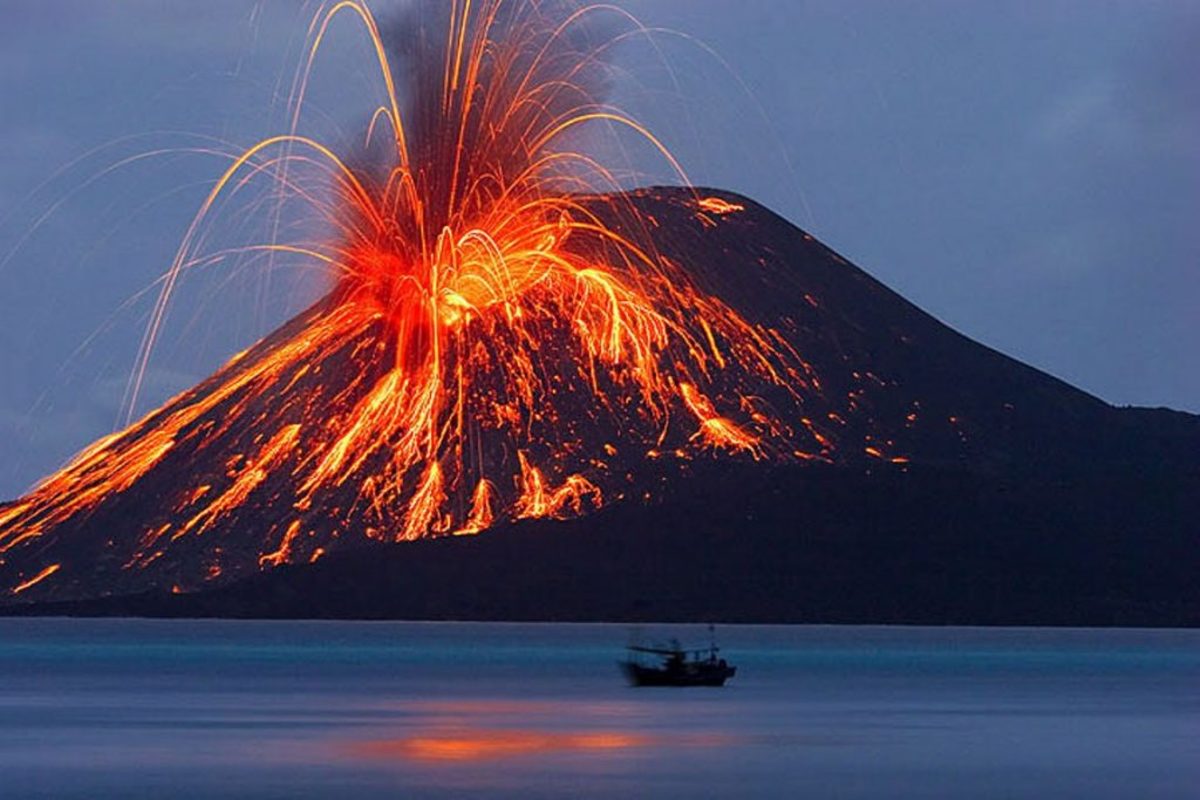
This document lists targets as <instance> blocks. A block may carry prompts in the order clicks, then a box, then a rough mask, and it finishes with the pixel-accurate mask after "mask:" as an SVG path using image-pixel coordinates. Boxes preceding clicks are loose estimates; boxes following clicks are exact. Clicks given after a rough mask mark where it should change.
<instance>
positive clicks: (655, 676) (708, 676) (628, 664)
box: [620, 661, 737, 686]
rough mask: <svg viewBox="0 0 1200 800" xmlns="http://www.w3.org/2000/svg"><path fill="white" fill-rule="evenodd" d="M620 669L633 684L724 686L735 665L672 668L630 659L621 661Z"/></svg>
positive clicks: (730, 676) (735, 668)
mask: <svg viewBox="0 0 1200 800" xmlns="http://www.w3.org/2000/svg"><path fill="white" fill-rule="evenodd" d="M620 663H621V670H622V671H623V672H624V673H625V677H627V678H628V679H629V682H630V683H631V684H632V685H634V686H724V685H725V681H727V680H729V679H730V678H732V677H733V676H734V674H735V673H736V672H737V667H730V666H725V665H720V664H689V665H687V666H686V667H685V668H684V669H680V670H672V669H664V668H662V667H647V666H645V665H644V664H637V663H634V662H632V661H622V662H620Z"/></svg>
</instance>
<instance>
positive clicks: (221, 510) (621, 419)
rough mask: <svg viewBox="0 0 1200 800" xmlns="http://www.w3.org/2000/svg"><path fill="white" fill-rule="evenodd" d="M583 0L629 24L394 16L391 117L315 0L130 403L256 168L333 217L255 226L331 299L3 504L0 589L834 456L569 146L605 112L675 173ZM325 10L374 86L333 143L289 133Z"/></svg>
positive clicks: (569, 14) (145, 356)
mask: <svg viewBox="0 0 1200 800" xmlns="http://www.w3.org/2000/svg"><path fill="white" fill-rule="evenodd" d="M598 14H609V15H615V16H616V17H617V18H618V20H620V21H622V22H623V23H624V24H625V25H626V27H627V28H628V29H629V30H633V31H637V30H638V28H637V24H636V22H635V21H633V20H631V19H629V18H627V17H626V16H625V15H624V14H623V12H619V11H616V10H614V9H611V8H607V7H603V6H577V5H574V4H570V3H536V2H506V1H504V0H489V1H486V2H482V3H479V2H476V3H470V2H459V1H458V0H456V1H455V2H450V3H443V4H427V5H426V6H425V11H424V16H422V17H420V18H419V19H418V20H417V22H415V23H413V24H414V25H415V26H416V27H410V28H409V29H407V30H406V31H404V32H403V34H404V35H405V36H408V37H409V39H410V40H409V41H407V42H406V43H405V45H404V48H405V56H404V59H403V60H404V64H405V69H404V76H405V83H404V85H405V87H406V88H407V92H406V93H404V94H405V102H404V103H403V105H404V106H405V110H404V111H403V112H402V111H401V106H402V103H401V100H400V96H401V93H400V92H398V90H397V88H396V83H397V81H396V71H395V68H394V66H393V60H392V56H390V53H394V52H395V50H396V48H394V47H390V46H389V43H388V42H387V41H385V36H384V35H383V34H381V32H380V28H379V26H378V24H377V23H376V21H375V19H374V17H373V16H372V15H371V13H370V11H369V9H368V8H367V7H366V5H365V4H363V3H359V2H339V3H331V4H328V5H327V6H326V7H325V8H323V9H322V10H321V11H320V13H319V14H318V15H317V17H316V19H315V20H314V23H313V26H312V28H311V31H310V44H311V47H310V48H309V50H308V58H307V60H306V63H305V65H304V67H303V69H302V70H301V72H300V76H299V79H298V81H297V88H296V92H295V94H294V97H293V106H294V108H295V116H294V118H293V131H292V132H291V133H289V134H284V135H280V136H275V137H271V138H269V139H266V140H263V141H262V142H259V143H258V144H256V145H254V146H253V147H251V148H249V149H248V150H247V151H246V152H244V153H243V154H241V155H240V156H239V157H237V158H236V159H234V161H233V163H232V165H231V166H230V168H229V169H228V170H227V171H226V172H225V174H224V175H222V176H221V178H220V180H219V181H218V182H217V185H216V186H215V188H214V189H213V190H212V193H211V194H210V196H209V197H208V199H207V200H206V202H205V203H204V204H203V206H202V208H201V211H200V213H199V215H198V216H197V219H196V220H195V222H194V223H193V225H192V226H191V227H190V228H189V230H188V232H187V234H186V235H185V237H184V241H183V243H182V245H181V247H180V250H179V253H178V255H177V257H176V259H175V262H174V263H173V264H172V266H171V268H170V269H169V270H168V272H167V273H166V275H165V276H164V279H163V281H162V282H161V293H160V295H159V297H158V300H157V302H156V304H155V307H154V309H153V312H152V314H151V320H150V324H149V327H148V330H147V334H146V337H145V341H144V343H143V346H142V350H141V352H140V353H139V356H138V360H137V364H136V368H135V371H134V375H133V378H132V381H131V391H130V401H129V402H130V407H132V406H133V403H134V402H136V396H137V392H138V389H139V386H140V382H141V380H142V377H143V376H144V374H145V370H146V367H147V364H148V362H149V358H150V354H151V351H152V349H153V346H154V342H155V340H156V339H157V337H158V335H159V332H160V329H161V327H162V324H163V320H164V318H165V316H166V313H167V309H168V307H169V305H170V302H171V298H172V293H173V292H174V290H175V287H176V285H177V284H178V282H179V280H180V279H181V277H182V276H183V275H184V273H186V272H187V271H188V270H189V269H190V268H192V267H194V266H195V265H196V264H197V263H200V262H201V261H202V259H203V253H202V252H201V248H200V244H201V243H202V242H203V241H204V236H203V232H204V229H205V228H204V226H205V225H206V224H208V218H209V215H210V213H211V212H212V211H213V209H214V208H215V207H216V206H217V205H218V204H219V203H222V202H227V201H228V200H229V198H230V197H231V196H233V195H236V193H237V192H238V191H240V190H241V189H242V188H243V187H244V186H245V185H246V184H247V183H248V182H249V181H250V180H251V179H253V178H255V177H262V176H265V177H267V178H273V179H274V180H276V181H277V182H278V184H279V186H280V191H292V190H294V191H297V192H300V193H303V194H304V196H305V197H311V198H312V202H313V204H314V205H315V206H318V207H319V209H320V210H321V212H322V214H323V215H324V216H325V218H326V219H327V220H328V221H329V222H330V223H332V226H333V228H334V230H335V231H336V233H335V235H333V236H332V237H330V240H329V241H328V242H324V243H322V244H318V245H314V244H312V243H311V242H306V243H280V242H270V243H267V244H262V245H251V246H250V248H253V249H260V250H264V251H277V252H286V253H291V254H300V255H304V256H308V257H310V258H311V259H312V260H313V261H315V262H317V263H319V264H321V265H323V267H324V269H325V270H326V272H327V274H328V278H329V281H330V283H331V287H332V288H331V290H330V292H329V294H328V296H327V297H326V298H325V299H324V300H323V301H321V302H320V303H318V304H316V305H315V306H313V307H312V308H310V309H309V310H308V311H307V312H305V313H304V314H302V315H300V316H299V317H298V318H297V319H296V320H294V321H293V322H292V323H290V324H288V325H286V326H284V327H283V328H282V329H280V330H279V331H277V332H276V333H275V334H272V335H271V336H269V337H268V338H267V339H265V340H264V341H263V342H261V343H259V344H258V345H256V346H254V347H253V348H251V349H250V350H249V351H247V352H246V353H243V354H241V355H240V356H238V357H236V358H234V359H233V360H232V361H231V362H230V363H229V364H227V365H226V366H225V367H224V368H223V369H221V370H220V371H219V372H218V373H216V374H215V375H214V376H213V377H211V378H209V379H208V380H206V381H205V382H203V383H202V384H201V385H199V386H198V387H196V388H195V389H193V390H191V391H188V392H186V393H184V394H183V395H181V396H179V397H177V398H175V399H173V400H171V401H170V402H168V403H167V404H166V405H164V406H163V407H162V408H161V409H159V410H157V411H154V412H152V413H150V414H149V415H147V416H146V417H145V418H143V419H142V420H140V421H138V422H136V423H133V424H131V425H130V426H129V427H128V428H127V429H125V430H124V431H121V432H119V433H116V434H114V435H112V436H109V437H106V438H104V439H102V440H101V441H99V442H96V443H95V444H94V445H92V446H91V447H89V448H87V449H86V450H85V451H83V452H82V453H81V454H79V455H78V456H77V457H76V458H75V459H74V460H73V461H72V462H71V463H69V464H68V465H66V466H65V467H64V468H63V469H61V470H60V471H59V472H57V473H55V474H54V475H51V476H49V477H48V478H47V479H45V480H44V481H43V482H42V483H41V484H40V485H39V486H37V487H35V489H34V490H33V491H31V492H30V494H29V495H27V496H26V497H24V498H22V499H21V500H19V501H17V502H16V503H14V504H11V505H9V506H7V507H5V508H4V509H3V510H0V559H2V561H0V582H2V583H3V584H4V585H5V586H6V587H7V588H8V590H9V591H10V592H12V593H14V594H22V593H26V592H28V593H31V594H33V593H36V592H53V591H55V590H56V588H58V589H62V590H64V591H66V592H68V593H70V592H71V591H73V590H72V589H71V588H70V587H72V586H82V585H83V584H87V585H88V587H89V589H88V590H89V591H92V590H94V589H95V588H96V587H100V588H101V589H102V590H105V591H117V590H122V591H125V590H130V589H133V588H138V587H145V586H155V587H160V588H161V587H163V586H167V585H170V586H173V587H177V588H179V589H181V590H187V589H191V588H194V587H196V586H198V585H202V584H203V583H205V582H209V581H213V580H218V579H227V578H229V577H231V576H237V575H243V574H246V573H247V572H248V571H252V570H255V569H260V568H265V567H269V566H273V565H278V564H282V563H288V562H292V561H297V560H311V559H314V558H317V557H319V555H320V554H322V553H324V552H327V551H328V549H329V548H331V547H335V546H340V545H342V544H343V543H345V542H347V541H351V542H352V541H356V540H363V539H377V540H385V541H396V540H410V539H416V538H421V537H426V536H437V535H450V534H456V533H457V534H464V533H477V532H479V531H482V530H484V529H486V528H487V527H488V526H489V525H491V524H493V523H494V522H495V521H496V520H497V519H520V518H530V517H546V516H549V517H561V516H567V515H574V514H581V513H585V512H586V511H588V510H589V509H592V508H595V507H598V506H600V505H602V504H604V503H607V502H611V501H613V500H615V499H619V498H621V497H624V496H625V495H627V494H634V495H635V496H644V495H645V494H646V490H645V489H642V488H639V481H640V480H643V478H642V474H643V472H644V471H645V469H644V468H645V465H646V464H648V463H650V464H653V468H652V469H651V470H649V472H647V473H646V474H649V473H655V474H657V473H661V472H662V470H663V467H662V466H661V464H660V463H659V462H662V461H663V460H664V459H666V460H675V461H686V460H688V459H691V458H695V457H696V456H698V455H701V454H705V453H716V454H728V455H730V456H734V457H743V458H750V459H756V460H758V459H762V460H767V459H785V460H786V459H794V458H806V459H808V458H819V459H825V460H830V459H832V458H833V447H832V440H831V438H829V436H828V435H826V434H822V433H820V432H819V428H820V427H821V426H822V425H824V423H821V425H814V424H813V423H812V422H810V421H805V422H803V423H801V422H800V420H806V419H807V417H805V415H804V413H802V406H803V405H804V403H805V402H806V398H809V397H811V396H815V395H819V393H820V388H819V387H820V381H819V379H818V378H817V376H816V374H815V373H814V371H813V370H812V368H811V366H810V365H809V364H808V363H807V362H806V361H805V359H804V358H803V357H802V356H801V353H800V350H799V349H798V348H797V347H795V346H794V344H793V343H792V342H790V341H789V340H788V338H787V336H786V335H785V333H783V332H781V330H780V329H778V328H777V327H775V326H774V325H773V324H772V323H771V321H769V320H765V321H764V320H754V321H752V320H751V319H750V318H748V317H747V316H745V315H744V314H743V313H742V312H741V311H739V310H738V309H736V308H735V307H734V306H733V305H731V304H730V303H729V302H727V301H726V300H725V299H723V298H722V296H721V295H720V293H719V292H718V291H715V290H714V287H712V286H708V285H706V283H705V280H703V275H704V273H705V272H706V271H714V270H715V271H719V270H720V269H724V268H726V267H728V266H729V265H727V264H720V265H718V264H697V263H694V258H695V256H697V255H699V256H700V257H701V258H707V257H708V256H707V254H704V253H686V254H682V253H679V254H675V256H672V255H671V254H669V253H667V252H664V251H663V249H662V246H660V243H659V238H660V237H659V236H658V235H657V229H658V228H659V226H660V225H661V221H660V220H659V218H658V217H656V216H655V215H654V214H652V213H647V212H646V210H645V208H644V207H643V205H644V204H643V203H641V202H639V200H638V198H639V195H637V194H636V193H635V194H628V193H624V192H621V191H619V188H620V187H619V181H618V179H617V178H616V177H615V175H616V172H617V170H615V169H614V168H613V167H611V166H609V165H606V164H603V163H601V162H600V161H599V160H598V159H597V157H596V156H594V155H593V154H591V153H590V152H589V151H587V150H585V149H580V144H579V142H580V141H585V139H583V138H581V136H580V135H579V134H580V133H581V132H585V131H588V130H589V129H592V128H597V127H601V128H603V129H604V130H605V131H607V132H608V133H609V134H614V133H615V135H627V136H631V137H633V138H635V139H637V140H639V141H641V142H642V143H643V144H645V145H646V146H648V147H649V148H650V149H651V150H653V151H655V152H658V153H659V155H660V157H661V158H662V159H663V161H664V162H665V163H668V164H670V165H671V166H672V168H674V169H676V171H677V172H678V174H679V175H680V177H681V178H683V177H684V176H683V173H682V170H681V169H679V168H678V165H677V164H675V162H674V160H673V158H672V157H671V156H670V154H669V153H668V152H667V151H666V150H665V148H663V147H662V145H661V144H660V143H659V141H658V140H657V139H656V138H655V137H654V136H653V135H652V134H651V133H650V132H649V131H648V130H646V129H645V128H644V127H643V126H641V125H640V124H639V123H638V122H637V121H636V120H634V119H632V118H631V117H629V116H627V115H625V114H623V113H622V112H620V111H619V110H616V109H614V108H612V107H611V106H609V105H608V104H606V103H605V102H604V101H603V99H602V98H601V97H600V96H599V95H600V92H599V90H598V89H597V87H598V86H602V85H603V84H604V82H605V80H606V75H605V73H604V68H605V57H604V54H605V52H606V51H607V50H608V49H609V48H611V46H612V44H613V39H612V36H611V35H609V36H606V37H603V38H597V37H596V36H595V35H594V34H593V33H592V32H591V29H590V28H589V27H588V23H589V20H591V18H592V17H594V16H596V15H598ZM339 15H345V16H349V17H352V18H357V19H358V20H359V21H360V22H361V23H362V27H363V29H364V30H365V31H366V33H367V35H368V37H369V39H370V41H371V42H372V44H373V45H374V47H373V53H374V58H375V60H376V62H377V66H378V68H379V74H380V76H381V78H382V82H383V84H384V86H385V88H386V93H385V95H386V96H385V100H384V102H383V103H382V104H381V105H380V106H379V108H378V110H377V111H376V112H375V114H374V115H373V116H372V118H371V122H370V126H369V130H368V131H367V140H368V143H369V150H370V152H371V153H372V158H369V159H368V158H366V157H365V156H361V154H360V156H359V157H358V158H357V161H352V160H351V159H349V158H342V157H340V156H339V155H338V154H336V153H335V152H333V151H332V150H331V149H330V148H329V147H328V146H326V145H324V144H322V143H321V142H318V141H315V140H313V139H310V138H307V137H304V136H301V135H299V134H298V133H296V132H295V125H296V123H297V122H298V120H299V115H300V111H301V107H302V105H303V101H304V92H305V90H306V86H307V83H308V77H309V73H310V71H311V69H312V67H313V64H314V60H315V58H316V55H317V53H318V51H319V49H320V47H321V44H322V42H323V40H324V39H325V37H326V35H327V33H328V29H329V25H330V23H331V21H332V20H333V19H334V18H336V17H338V16H339ZM618 38H619V35H618ZM380 152H382V153H383V155H382V156H380V155H379V153H380ZM299 161H303V162H305V163H311V162H313V161H319V162H321V163H322V164H323V165H324V167H325V169H326V171H327V176H328V184H329V187H328V188H329V191H328V192H326V193H325V194H324V195H322V194H320V193H319V192H317V191H311V192H307V193H305V189H304V187H297V186H296V183H297V180H298V179H297V177H296V172H295V171H294V169H293V170H292V171H290V172H289V169H292V167H290V166H289V164H290V163H291V162H299ZM352 163H353V164H354V165H353V166H351V164H352ZM319 197H320V198H333V199H332V200H329V199H318V198H319ZM660 202H661V203H662V204H664V206H665V207H668V208H670V209H673V210H674V213H673V214H672V216H679V213H678V212H680V211H682V212H684V213H685V214H686V219H687V224H688V225H691V226H696V227H698V228H699V229H702V230H712V229H714V228H716V227H718V226H719V225H721V224H723V223H724V222H725V220H727V219H730V218H732V217H734V216H736V215H737V214H739V213H741V212H742V211H743V210H744V206H743V205H741V204H739V203H737V202H734V201H731V200H726V199H723V198H721V197H718V196H715V195H703V194H701V193H700V192H698V191H695V190H682V191H677V192H666V193H664V194H663V196H662V199H661V201H660ZM677 256H682V257H677ZM631 487H632V488H631ZM133 506H136V508H137V509H138V510H136V511H133V510H131V507H133Z"/></svg>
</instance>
